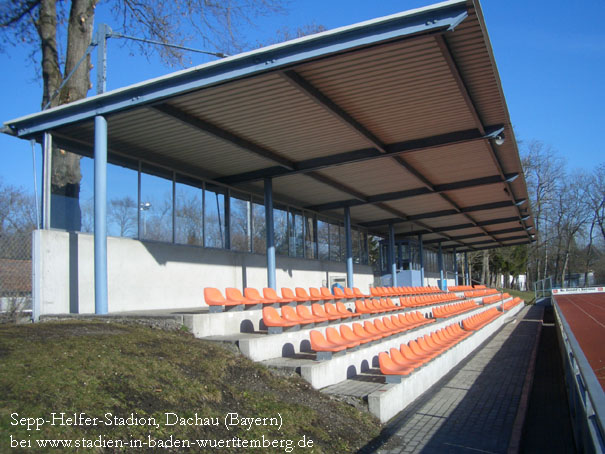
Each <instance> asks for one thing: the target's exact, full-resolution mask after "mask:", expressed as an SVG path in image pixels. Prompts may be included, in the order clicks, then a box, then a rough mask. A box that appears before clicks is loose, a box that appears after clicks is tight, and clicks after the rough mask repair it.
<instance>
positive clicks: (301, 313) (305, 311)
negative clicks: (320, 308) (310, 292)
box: [296, 304, 313, 318]
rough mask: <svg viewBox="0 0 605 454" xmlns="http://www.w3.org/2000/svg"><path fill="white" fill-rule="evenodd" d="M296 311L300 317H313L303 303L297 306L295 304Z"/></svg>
mask: <svg viewBox="0 0 605 454" xmlns="http://www.w3.org/2000/svg"><path fill="white" fill-rule="evenodd" d="M296 312H297V313H298V315H299V316H300V317H302V318H313V314H311V311H310V310H309V308H308V307H307V306H305V305H304V304H299V305H298V306H296Z"/></svg>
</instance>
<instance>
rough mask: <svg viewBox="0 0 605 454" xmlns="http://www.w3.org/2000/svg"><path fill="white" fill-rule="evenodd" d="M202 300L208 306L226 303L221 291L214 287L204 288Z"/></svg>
mask: <svg viewBox="0 0 605 454" xmlns="http://www.w3.org/2000/svg"><path fill="white" fill-rule="evenodd" d="M204 300H206V304H207V305H208V306H223V305H224V304H225V303H226V301H225V298H224V297H223V294H222V293H221V291H220V290H219V289H217V288H214V287H206V288H205V289H204Z"/></svg>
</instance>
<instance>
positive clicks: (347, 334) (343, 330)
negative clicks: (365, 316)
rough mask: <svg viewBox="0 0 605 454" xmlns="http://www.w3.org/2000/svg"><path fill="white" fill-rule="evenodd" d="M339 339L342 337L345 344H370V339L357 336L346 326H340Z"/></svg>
mask: <svg viewBox="0 0 605 454" xmlns="http://www.w3.org/2000/svg"><path fill="white" fill-rule="evenodd" d="M340 337H342V338H343V339H344V340H346V341H347V342H358V343H360V344H367V343H369V342H372V338H370V337H361V336H358V335H357V334H355V332H354V331H353V330H352V329H351V327H349V326H347V325H342V326H341V327H340Z"/></svg>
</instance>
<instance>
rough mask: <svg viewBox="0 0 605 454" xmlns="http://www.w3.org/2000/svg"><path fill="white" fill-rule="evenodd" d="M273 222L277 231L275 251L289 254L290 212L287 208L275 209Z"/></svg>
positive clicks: (275, 231)
mask: <svg viewBox="0 0 605 454" xmlns="http://www.w3.org/2000/svg"><path fill="white" fill-rule="evenodd" d="M273 224H274V233H275V253H276V254H282V255H288V212H287V211H286V208H283V207H279V208H278V207H275V208H274V209H273Z"/></svg>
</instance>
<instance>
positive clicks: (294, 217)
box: [288, 210, 304, 257]
mask: <svg viewBox="0 0 605 454" xmlns="http://www.w3.org/2000/svg"><path fill="white" fill-rule="evenodd" d="M288 225H289V227H290V231H289V245H290V249H289V252H290V255H291V256H292V257H303V256H304V250H303V244H304V243H303V242H304V232H303V229H304V226H303V217H302V213H300V212H296V211H292V210H290V213H289V223H288Z"/></svg>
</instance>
